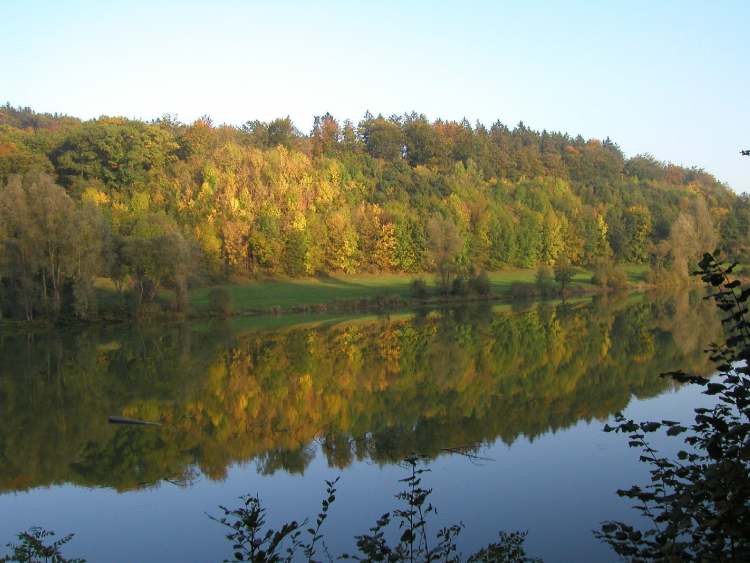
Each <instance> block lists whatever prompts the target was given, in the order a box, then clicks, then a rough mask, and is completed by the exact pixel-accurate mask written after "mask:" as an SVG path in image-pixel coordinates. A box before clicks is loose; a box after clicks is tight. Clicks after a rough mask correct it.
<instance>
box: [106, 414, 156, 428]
mask: <svg viewBox="0 0 750 563" xmlns="http://www.w3.org/2000/svg"><path fill="white" fill-rule="evenodd" d="M109 423H110V424H134V425H136V426H161V422H151V421H150V420H138V419H137V418H127V417H124V416H110V417H109Z"/></svg>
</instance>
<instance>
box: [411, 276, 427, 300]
mask: <svg viewBox="0 0 750 563" xmlns="http://www.w3.org/2000/svg"><path fill="white" fill-rule="evenodd" d="M410 290H411V295H412V297H414V298H416V299H427V297H428V296H429V294H430V292H429V291H428V289H427V282H425V281H424V280H423V279H422V278H416V279H413V280H412V281H411V286H410Z"/></svg>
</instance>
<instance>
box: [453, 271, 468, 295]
mask: <svg viewBox="0 0 750 563" xmlns="http://www.w3.org/2000/svg"><path fill="white" fill-rule="evenodd" d="M451 293H452V294H453V295H466V294H468V293H469V285H468V284H467V283H466V278H465V277H463V276H458V277H456V278H454V279H453V283H452V284H451Z"/></svg>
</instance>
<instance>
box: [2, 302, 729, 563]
mask: <svg viewBox="0 0 750 563" xmlns="http://www.w3.org/2000/svg"><path fill="white" fill-rule="evenodd" d="M250 322H251V321H244V322H242V321H238V322H236V323H232V324H221V325H209V324H200V325H182V326H152V327H145V328H144V327H141V328H138V329H135V328H124V327H118V328H97V329H95V330H87V331H84V332H69V333H68V332H56V333H51V334H34V335H33V336H29V335H23V336H21V335H14V334H3V335H2V336H0V545H1V544H5V543H7V542H8V541H11V540H12V539H14V535H15V533H16V532H18V531H20V530H23V529H26V528H28V527H29V526H32V525H40V526H44V527H46V528H49V529H53V530H55V531H56V532H59V533H66V532H75V533H76V537H75V539H74V540H73V541H72V543H71V544H69V546H68V547H67V548H66V551H65V553H66V554H67V555H69V556H85V557H87V558H88V560H89V561H117V562H120V561H123V562H127V561H181V562H182V561H219V560H222V559H223V558H224V557H229V556H230V555H231V552H230V549H229V548H230V546H229V543H228V542H227V541H226V540H225V539H224V530H223V529H222V528H221V526H219V525H218V524H216V523H214V522H212V521H210V520H209V519H208V517H207V516H206V513H211V514H218V510H217V505H219V504H224V505H228V506H237V505H238V501H237V497H239V496H240V495H242V494H247V493H252V494H255V493H258V494H259V495H260V497H261V499H262V501H263V502H264V504H265V505H266V506H267V507H268V510H269V521H270V523H272V524H278V523H279V522H281V521H282V520H291V519H300V518H302V517H304V516H312V515H314V514H315V513H316V511H317V509H318V507H319V502H320V499H321V498H322V495H323V492H324V485H323V481H324V480H325V479H331V478H334V477H336V476H339V475H340V476H341V481H340V486H339V493H338V495H337V500H336V502H335V503H334V505H333V508H332V512H331V518H330V520H329V521H328V523H327V524H326V526H327V530H328V545H329V548H330V550H331V552H333V553H334V554H338V553H341V552H343V551H351V550H352V548H353V540H352V538H353V536H354V535H356V534H359V533H363V532H366V531H367V529H368V528H369V527H370V526H371V525H372V524H373V523H374V521H375V519H376V518H377V517H378V516H380V515H381V514H382V513H384V512H385V511H387V510H389V509H392V508H394V507H395V505H396V503H395V501H394V499H393V495H394V494H395V493H396V492H397V491H398V490H399V483H398V479H399V478H402V477H404V476H405V475H406V469H405V468H404V467H403V466H402V465H401V464H400V463H399V462H400V460H401V459H403V458H404V457H406V456H408V455H410V454H412V453H419V454H422V455H424V456H427V458H428V460H429V461H428V464H429V467H430V469H431V472H430V473H428V474H427V475H426V476H425V481H426V483H427V485H428V486H430V487H432V488H433V489H434V493H433V497H432V500H433V503H434V504H435V505H437V507H438V510H439V513H438V516H437V517H436V518H435V519H434V520H433V526H434V527H433V529H434V530H437V528H438V526H440V525H445V524H448V523H453V522H458V521H462V522H463V523H464V524H465V525H466V529H465V531H464V533H463V534H462V536H461V541H460V545H461V547H462V548H464V549H465V550H475V549H477V548H478V547H480V546H481V545H483V544H486V543H488V542H490V541H492V540H493V538H494V537H495V536H496V533H497V531H499V530H509V531H510V530H528V532H529V536H528V539H527V551H528V552H529V553H530V554H531V555H535V556H539V557H543V558H544V559H545V560H546V561H606V560H614V559H615V558H614V556H613V555H612V553H611V552H610V551H609V550H608V548H607V547H606V546H604V545H601V544H599V543H598V542H597V541H596V540H595V539H594V538H593V536H592V534H591V530H593V529H595V528H597V526H598V523H599V522H600V521H602V520H604V519H613V518H620V519H629V520H633V519H634V518H635V514H634V513H632V512H631V511H630V509H629V508H628V504H627V503H626V502H623V501H622V500H620V499H619V498H618V497H617V496H616V494H615V490H616V489H617V488H618V487H626V486H629V485H630V484H632V483H634V482H636V481H641V482H643V481H644V480H645V479H646V475H647V471H646V468H645V467H642V466H640V465H639V464H638V463H637V461H636V460H637V456H638V452H637V451H636V450H631V449H628V448H627V446H626V441H625V439H624V438H623V437H622V436H615V435H612V434H605V433H603V432H602V430H601V429H602V426H603V424H604V422H605V421H606V420H607V419H608V417H610V416H611V415H612V414H613V413H615V412H617V411H625V412H626V414H629V415H631V416H635V417H637V418H643V419H645V418H655V419H660V418H677V419H681V420H686V419H687V417H688V416H689V415H690V412H691V409H692V408H693V407H694V406H695V405H697V404H698V403H699V402H701V401H703V402H705V397H702V396H701V395H699V394H698V393H697V392H696V391H695V390H694V389H691V388H677V387H675V386H674V385H673V384H672V383H670V382H669V381H668V380H665V379H662V378H659V377H658V374H659V373H660V372H663V371H667V370H670V369H676V368H683V369H686V370H692V371H695V372H698V373H702V374H708V373H710V366H709V364H708V363H707V362H706V360H705V358H704V355H703V353H702V350H703V348H704V347H705V346H706V345H707V344H708V343H709V342H711V341H712V340H716V339H717V338H718V335H719V330H720V325H719V323H718V321H717V319H716V316H715V315H714V314H713V311H712V309H711V308H710V305H709V304H702V303H701V301H700V299H699V298H697V297H692V298H691V297H689V296H680V297H659V298H642V297H628V298H621V299H619V300H614V299H608V300H595V301H594V302H593V303H592V302H581V303H568V304H565V305H560V304H555V305H549V304H539V305H528V306H525V307H520V308H515V309H510V308H501V307H495V308H493V309H489V308H487V307H484V306H483V307H474V308H464V309H445V310H436V311H429V312H428V311H423V312H418V313H414V314H404V315H391V316H390V317H388V318H375V317H372V318H364V319H363V318H360V319H338V320H332V319H329V320H317V321H315V322H310V323H307V324H301V325H300V324H298V325H293V326H279V327H276V328H269V327H259V326H250ZM256 322H257V321H256ZM284 322H286V319H285V321H284ZM109 415H120V416H128V417H134V418H141V419H147V420H159V421H161V422H162V423H163V425H162V426H161V427H158V428H156V427H133V426H113V425H109V424H108V423H107V417H108V416H109ZM672 441H673V440H670V441H669V442H668V443H671V442H672ZM457 452H464V453H466V452H469V453H470V454H471V456H467V455H462V454H461V453H457ZM1 552H2V551H0V553H1Z"/></svg>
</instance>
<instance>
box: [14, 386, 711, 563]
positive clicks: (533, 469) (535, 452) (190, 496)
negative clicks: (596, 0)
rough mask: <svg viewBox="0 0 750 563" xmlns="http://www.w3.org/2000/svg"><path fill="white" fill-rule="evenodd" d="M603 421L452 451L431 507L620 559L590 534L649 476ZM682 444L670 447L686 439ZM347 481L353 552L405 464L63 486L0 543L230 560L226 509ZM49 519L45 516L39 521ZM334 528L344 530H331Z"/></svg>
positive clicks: (309, 502)
mask: <svg viewBox="0 0 750 563" xmlns="http://www.w3.org/2000/svg"><path fill="white" fill-rule="evenodd" d="M709 400H710V399H709V398H708V397H705V396H702V395H700V394H699V393H698V392H697V389H695V388H692V387H688V388H683V389H682V390H680V391H677V392H671V391H669V392H666V393H664V394H662V395H661V396H659V397H656V398H653V399H649V400H633V401H632V402H631V404H630V405H629V407H628V409H627V411H626V412H625V414H626V415H627V416H631V417H634V418H635V419H636V420H646V419H675V420H681V421H689V420H690V418H689V416H690V413H691V409H692V408H693V407H694V406H696V405H698V404H699V403H701V404H704V403H706V402H708V401H709ZM602 426H603V422H598V421H594V422H592V423H590V424H589V423H586V422H579V423H577V424H575V425H574V426H572V427H570V428H568V429H565V430H562V431H558V432H556V433H547V434H544V435H542V436H540V437H538V438H536V439H535V440H534V441H533V442H529V441H528V440H527V439H525V438H519V439H518V440H517V441H515V442H514V443H513V445H512V446H510V447H509V446H507V445H505V444H503V443H502V442H501V441H499V440H498V441H497V442H496V443H495V444H494V445H492V446H489V447H487V448H485V449H484V450H483V451H482V452H481V455H482V456H485V457H488V458H492V460H493V461H488V462H481V463H472V462H471V461H469V460H468V459H466V458H465V457H463V456H457V455H452V456H443V457H441V458H439V459H437V460H436V461H434V462H433V463H432V464H431V468H432V472H431V473H428V474H427V475H426V476H425V483H426V485H427V486H429V487H433V488H434V489H435V491H434V493H433V496H432V501H433V503H434V504H435V505H436V506H437V507H438V511H439V514H438V516H437V518H436V519H435V520H434V522H435V525H434V526H433V531H437V528H438V524H440V525H442V524H447V523H451V522H455V521H459V520H460V521H463V522H464V523H465V524H466V530H464V532H463V534H462V541H461V544H462V545H464V546H465V547H466V548H467V549H472V550H473V549H475V548H478V547H479V546H481V545H482V544H485V543H487V542H489V541H491V540H492V539H493V537H494V536H495V534H496V532H497V531H498V530H501V529H505V530H509V531H510V530H518V529H520V530H528V531H529V537H528V539H527V550H528V552H529V553H530V554H531V555H535V556H541V557H543V558H544V559H545V561H573V560H579V561H604V560H615V557H614V555H613V553H612V552H611V551H610V550H609V549H608V548H607V547H606V546H604V545H602V544H599V543H598V542H597V541H596V540H595V539H594V538H593V536H592V534H591V530H593V529H594V528H596V527H597V525H598V523H599V522H600V521H602V520H604V519H625V520H631V521H632V519H633V518H634V517H635V516H634V513H632V512H630V511H629V510H628V502H627V501H623V500H621V499H619V498H618V497H617V496H616V494H615V490H616V489H617V488H618V487H627V486H629V485H630V484H633V483H635V482H636V481H638V482H641V483H645V482H646V479H647V469H646V467H645V466H643V465H640V464H638V463H637V461H636V460H637V458H638V450H635V449H630V448H628V447H627V444H626V441H627V440H626V437H624V436H622V435H614V434H606V433H604V432H602V430H601V428H602ZM678 440H679V439H669V440H668V442H667V443H669V444H678V443H679V442H678ZM336 475H341V476H342V478H341V482H340V483H339V494H338V495H337V500H336V502H335V503H334V505H333V507H332V511H331V517H330V520H329V521H328V522H327V524H326V528H327V530H328V531H329V534H328V543H329V547H330V548H331V552H332V553H334V554H338V553H340V552H342V551H345V550H351V549H352V548H353V541H352V538H353V536H354V535H355V534H358V533H362V532H365V531H366V530H367V529H368V528H369V527H370V526H371V525H372V524H373V523H374V521H375V519H376V518H377V517H378V516H380V515H381V514H383V513H384V512H385V511H386V510H389V509H391V508H393V507H394V500H393V498H392V495H393V494H394V493H395V492H396V491H397V490H398V483H397V480H398V479H399V478H401V477H403V476H404V475H405V469H401V468H399V467H397V466H383V467H379V466H377V465H374V464H372V463H370V462H354V463H353V464H352V465H350V466H349V467H348V468H346V469H345V470H343V471H342V470H338V469H331V468H328V467H327V464H326V461H325V457H324V456H323V455H316V456H315V459H314V460H313V461H312V463H311V464H310V465H309V466H308V468H307V470H306V471H305V474H304V476H299V475H289V474H287V473H286V472H283V471H279V472H276V473H275V474H274V475H272V476H260V475H258V474H257V473H256V471H255V467H254V465H252V464H248V465H245V466H234V467H232V468H230V470H229V471H228V476H227V478H226V480H225V481H222V482H212V481H210V480H208V479H203V478H201V479H199V480H198V481H197V482H196V484H195V485H194V486H192V487H189V488H186V489H180V488H178V487H176V486H174V485H171V484H168V483H164V484H162V485H161V486H160V487H158V488H155V489H150V490H144V491H138V492H129V493H126V494H118V493H115V492H114V491H112V490H108V489H85V488H78V487H73V486H67V485H66V486H56V487H51V488H46V489H37V490H33V491H31V492H27V493H18V494H14V493H11V494H6V495H4V496H2V497H0V542H2V543H3V544H4V543H6V542H7V540H9V539H11V537H12V535H13V534H14V533H15V532H16V531H18V530H21V529H24V528H26V527H28V526H31V525H41V526H45V527H47V528H50V529H53V530H55V531H57V532H59V533H64V532H75V533H76V534H77V535H76V537H75V538H74V540H73V541H72V543H71V544H70V545H69V546H68V547H67V549H66V551H65V553H66V554H67V555H69V556H74V555H80V556H85V557H87V558H88V559H89V560H90V561H145V560H153V561H164V562H166V561H182V562H185V561H216V560H220V559H221V558H223V557H226V556H228V555H229V543H228V542H227V541H226V540H225V539H224V537H223V534H224V531H223V528H222V527H221V526H219V525H218V524H215V523H213V522H211V521H209V520H208V518H207V517H206V516H205V512H210V513H212V514H217V510H216V506H217V505H218V504H225V505H228V506H236V505H237V502H236V499H237V497H239V496H240V495H242V494H245V493H256V492H257V493H259V494H260V496H261V499H262V500H263V502H264V504H265V506H267V507H268V508H269V522H270V523H272V524H277V523H279V522H280V518H283V519H287V520H289V519H294V518H301V517H303V516H314V514H316V512H317V510H318V508H319V502H320V500H321V498H322V496H323V492H324V484H323V481H324V480H325V479H331V478H333V477H335V476H336ZM40 515H42V516H41V517H40ZM334 529H335V533H330V531H331V530H334Z"/></svg>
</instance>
